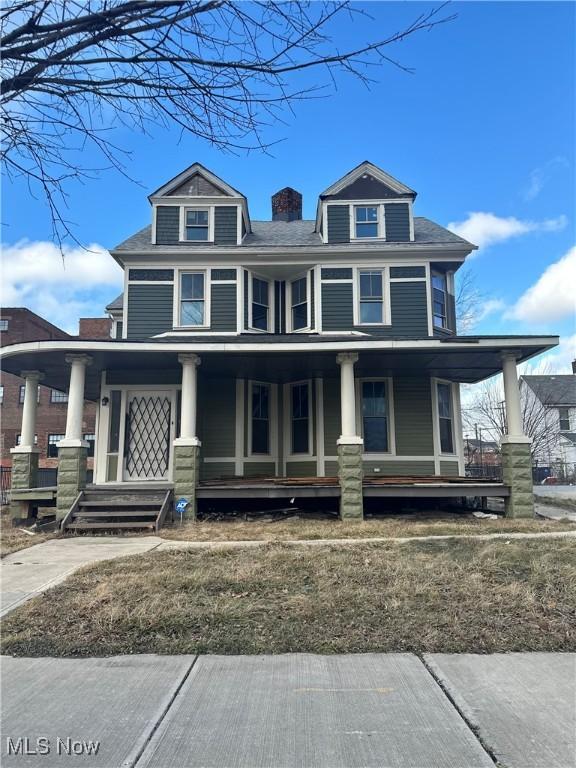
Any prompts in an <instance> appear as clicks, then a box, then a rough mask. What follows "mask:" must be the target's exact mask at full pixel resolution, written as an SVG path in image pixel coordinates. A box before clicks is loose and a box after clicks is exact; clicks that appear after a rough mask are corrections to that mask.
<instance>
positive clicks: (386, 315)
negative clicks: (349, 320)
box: [352, 264, 392, 328]
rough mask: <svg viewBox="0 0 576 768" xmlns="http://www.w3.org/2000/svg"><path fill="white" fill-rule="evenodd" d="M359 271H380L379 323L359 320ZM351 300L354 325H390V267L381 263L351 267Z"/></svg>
mask: <svg viewBox="0 0 576 768" xmlns="http://www.w3.org/2000/svg"><path fill="white" fill-rule="evenodd" d="M360 272H382V301H383V307H382V322H381V323H362V322H360ZM353 276H354V282H353V290H352V293H353V301H354V325H355V326H356V325H358V326H366V327H368V328H370V327H374V326H384V325H392V311H391V307H390V267H389V266H388V265H383V264H374V265H372V264H368V265H367V266H356V267H354V268H353Z"/></svg>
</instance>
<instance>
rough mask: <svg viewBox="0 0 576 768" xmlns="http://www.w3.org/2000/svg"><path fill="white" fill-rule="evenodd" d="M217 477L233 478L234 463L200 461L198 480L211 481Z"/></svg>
mask: <svg viewBox="0 0 576 768" xmlns="http://www.w3.org/2000/svg"><path fill="white" fill-rule="evenodd" d="M219 477H234V463H233V462H231V461H210V462H206V461H202V462H201V463H200V479H201V480H213V479H216V478H219Z"/></svg>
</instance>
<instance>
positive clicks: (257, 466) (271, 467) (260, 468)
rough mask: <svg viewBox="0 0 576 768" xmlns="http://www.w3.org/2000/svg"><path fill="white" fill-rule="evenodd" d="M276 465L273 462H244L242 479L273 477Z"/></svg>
mask: <svg viewBox="0 0 576 768" xmlns="http://www.w3.org/2000/svg"><path fill="white" fill-rule="evenodd" d="M275 475H276V464H275V463H274V462H273V461H246V462H244V477H258V476H261V477H262V476H263V477H275Z"/></svg>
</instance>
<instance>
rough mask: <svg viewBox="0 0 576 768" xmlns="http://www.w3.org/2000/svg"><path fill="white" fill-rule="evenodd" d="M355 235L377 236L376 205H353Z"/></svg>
mask: <svg viewBox="0 0 576 768" xmlns="http://www.w3.org/2000/svg"><path fill="white" fill-rule="evenodd" d="M354 235H355V237H378V206H376V205H374V206H363V205H356V206H354Z"/></svg>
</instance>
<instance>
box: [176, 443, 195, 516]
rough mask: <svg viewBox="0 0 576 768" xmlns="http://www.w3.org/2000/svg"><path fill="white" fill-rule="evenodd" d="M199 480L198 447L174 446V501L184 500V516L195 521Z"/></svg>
mask: <svg viewBox="0 0 576 768" xmlns="http://www.w3.org/2000/svg"><path fill="white" fill-rule="evenodd" d="M199 479H200V446H199V445H178V444H175V445H174V499H175V501H178V500H179V499H186V500H187V501H188V507H187V509H186V512H185V513H184V516H185V517H186V518H187V519H188V520H196V488H197V486H198V482H199Z"/></svg>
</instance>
